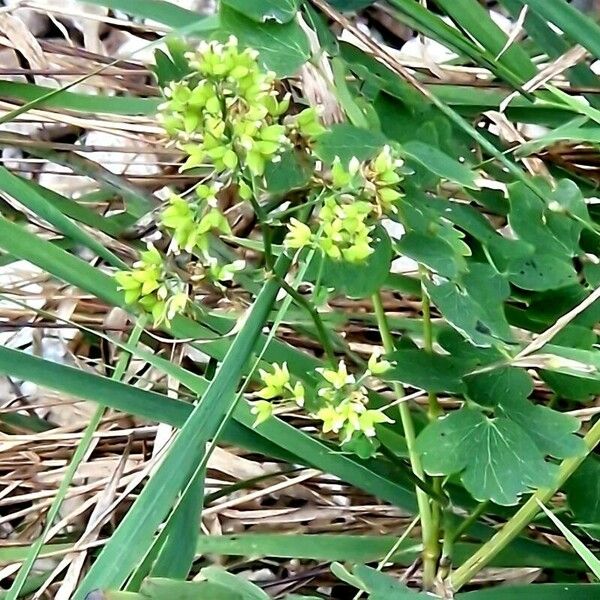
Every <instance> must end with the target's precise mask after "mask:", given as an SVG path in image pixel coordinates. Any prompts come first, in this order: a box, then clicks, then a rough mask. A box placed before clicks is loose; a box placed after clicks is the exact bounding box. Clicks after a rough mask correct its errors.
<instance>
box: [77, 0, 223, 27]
mask: <svg viewBox="0 0 600 600" xmlns="http://www.w3.org/2000/svg"><path fill="white" fill-rule="evenodd" d="M85 2H87V3H89V4H99V5H100V6H106V7H107V8H112V9H117V10H122V11H123V12H126V13H128V14H130V15H133V16H136V17H141V18H143V19H152V20H153V21H158V22H159V23H163V24H164V25H169V26H170V27H185V26H186V25H190V23H194V22H195V21H197V22H198V24H199V26H201V24H202V22H203V21H205V20H211V19H209V18H208V17H202V15H200V14H198V13H197V12H194V11H192V10H187V9H185V8H182V7H180V6H178V5H177V4H173V3H172V2H167V0H144V1H143V2H131V0H85Z"/></svg>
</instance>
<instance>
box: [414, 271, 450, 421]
mask: <svg viewBox="0 0 600 600" xmlns="http://www.w3.org/2000/svg"><path fill="white" fill-rule="evenodd" d="M419 272H420V274H421V280H423V279H424V278H425V277H426V271H425V269H424V268H423V267H420V268H419ZM424 287H425V286H423V285H421V289H422V298H421V310H422V312H423V347H424V350H425V351H426V352H429V353H430V354H431V353H432V352H433V328H432V327H431V301H430V300H429V296H428V295H427V292H426V290H425V289H424ZM427 403H428V406H429V408H428V412H427V414H428V416H429V419H430V420H434V419H437V418H439V417H441V416H442V414H443V413H444V410H443V409H442V406H441V405H440V403H439V401H438V398H437V396H436V395H435V394H434V393H433V392H430V393H429V394H428V396H427Z"/></svg>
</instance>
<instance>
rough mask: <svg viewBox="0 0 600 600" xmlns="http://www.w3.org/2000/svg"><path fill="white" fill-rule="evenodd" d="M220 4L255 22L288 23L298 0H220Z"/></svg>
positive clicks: (292, 16)
mask: <svg viewBox="0 0 600 600" xmlns="http://www.w3.org/2000/svg"><path fill="white" fill-rule="evenodd" d="M221 4H223V5H226V6H229V7H230V8H233V9H234V10H237V11H238V12H240V13H242V14H243V15H244V16H245V17H248V18H249V19H252V20H253V21H256V22H257V23H265V22H266V21H276V22H277V23H288V22H289V21H291V20H292V19H293V18H294V17H295V16H296V13H297V12H298V7H299V6H300V0H222V2H221Z"/></svg>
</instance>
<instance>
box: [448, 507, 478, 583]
mask: <svg viewBox="0 0 600 600" xmlns="http://www.w3.org/2000/svg"><path fill="white" fill-rule="evenodd" d="M489 505H490V502H489V500H486V501H485V502H480V503H479V504H478V505H477V506H476V507H475V510H473V512H472V513H471V514H470V515H469V516H468V517H467V518H466V519H463V520H462V521H461V522H460V524H459V525H458V527H456V529H453V528H452V527H451V522H452V517H453V516H454V515H453V514H452V513H450V514H449V517H448V518H447V519H446V521H445V527H444V529H445V532H444V545H443V547H442V556H441V558H440V568H439V571H438V576H439V577H440V579H445V578H446V577H447V576H448V574H449V572H450V567H451V566H452V556H453V554H454V544H456V542H457V541H458V540H459V539H460V538H461V536H462V535H463V534H464V533H466V532H467V531H469V529H470V528H471V526H472V525H473V524H475V523H476V522H477V520H478V519H479V517H480V516H481V515H482V514H483V513H484V512H485V511H486V509H487V507H488V506H489Z"/></svg>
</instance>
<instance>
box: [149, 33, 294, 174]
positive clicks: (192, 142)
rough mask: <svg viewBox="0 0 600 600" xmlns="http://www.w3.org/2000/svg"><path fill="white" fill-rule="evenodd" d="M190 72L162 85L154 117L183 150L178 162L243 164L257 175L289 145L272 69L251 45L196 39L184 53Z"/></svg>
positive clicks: (229, 167) (219, 167)
mask: <svg viewBox="0 0 600 600" xmlns="http://www.w3.org/2000/svg"><path fill="white" fill-rule="evenodd" d="M186 57H187V59H188V60H189V65H190V68H191V69H192V71H193V75H192V76H191V77H190V78H189V79H187V80H186V81H182V82H178V83H173V84H171V85H170V86H169V87H168V88H166V89H165V90H164V95H165V97H166V99H167V100H166V102H165V103H164V104H162V105H161V107H160V111H161V112H160V119H161V121H162V123H163V126H164V128H165V130H166V131H167V133H168V134H169V135H171V136H172V137H174V138H175V139H176V140H177V142H178V144H179V146H180V147H181V148H182V149H183V150H184V151H185V152H186V153H187V154H188V155H189V157H188V159H187V161H186V163H185V165H184V167H183V168H185V169H188V168H192V167H196V166H200V165H203V164H206V163H210V164H211V165H212V166H213V167H214V169H215V170H216V171H217V172H219V173H222V172H224V171H235V170H236V169H237V170H240V171H242V170H244V169H247V170H248V171H249V172H250V173H251V174H252V175H255V176H261V175H263V173H264V171H265V167H266V165H267V163H268V162H269V161H276V160H277V159H278V157H279V154H280V153H281V152H282V150H283V149H284V148H285V147H286V146H288V145H289V140H288V138H287V137H286V126H285V125H283V124H282V123H280V118H281V116H282V115H283V114H284V113H285V112H286V110H287V109H288V106H289V97H288V96H286V97H284V98H283V99H281V100H280V99H279V93H278V91H277V89H276V79H275V74H274V73H271V72H269V73H265V72H264V71H263V69H262V68H261V67H260V64H259V62H258V60H257V58H258V53H257V52H256V51H255V50H251V49H246V50H240V49H239V48H238V45H237V40H236V39H235V38H234V37H232V38H230V40H229V42H227V43H226V44H221V43H218V42H202V43H201V44H200V46H199V47H198V49H197V50H196V51H195V52H191V53H188V54H187V55H186Z"/></svg>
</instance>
